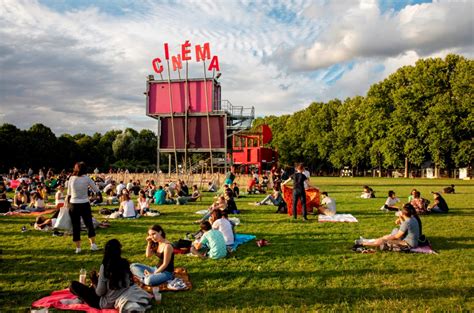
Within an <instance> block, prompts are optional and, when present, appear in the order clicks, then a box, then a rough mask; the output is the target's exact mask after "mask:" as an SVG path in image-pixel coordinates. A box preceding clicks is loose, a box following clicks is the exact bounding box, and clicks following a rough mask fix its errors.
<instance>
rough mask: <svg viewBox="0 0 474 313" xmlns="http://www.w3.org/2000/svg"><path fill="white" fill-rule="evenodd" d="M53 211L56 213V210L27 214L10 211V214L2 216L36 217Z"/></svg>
mask: <svg viewBox="0 0 474 313" xmlns="http://www.w3.org/2000/svg"><path fill="white" fill-rule="evenodd" d="M54 211H56V208H54V209H48V210H44V211H42V212H28V213H26V212H16V211H12V212H7V213H3V214H2V215H6V216H38V215H43V214H51V213H53V212H54Z"/></svg>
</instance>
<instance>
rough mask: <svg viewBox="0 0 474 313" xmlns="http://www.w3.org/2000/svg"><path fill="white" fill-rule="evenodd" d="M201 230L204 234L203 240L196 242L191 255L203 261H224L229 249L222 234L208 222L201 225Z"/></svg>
mask: <svg viewBox="0 0 474 313" xmlns="http://www.w3.org/2000/svg"><path fill="white" fill-rule="evenodd" d="M200 228H201V230H202V231H203V232H204V235H202V237H201V240H200V241H199V242H195V243H194V244H193V246H191V253H192V254H194V255H197V256H199V257H201V258H202V259H205V258H210V259H214V260H217V259H222V258H225V257H226V256H227V247H226V244H225V239H224V236H223V235H222V233H221V232H220V231H218V230H216V229H212V226H211V224H210V223H209V222H208V221H204V222H202V223H201V224H200Z"/></svg>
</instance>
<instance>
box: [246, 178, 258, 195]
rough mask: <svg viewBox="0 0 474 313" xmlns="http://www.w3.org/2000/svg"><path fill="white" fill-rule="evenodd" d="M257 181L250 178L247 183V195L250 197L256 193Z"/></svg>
mask: <svg viewBox="0 0 474 313" xmlns="http://www.w3.org/2000/svg"><path fill="white" fill-rule="evenodd" d="M256 187H257V181H256V179H255V178H253V177H252V178H250V179H249V180H248V182H247V193H248V194H249V195H250V194H252V193H256V192H257V189H256Z"/></svg>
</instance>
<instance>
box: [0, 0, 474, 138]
mask: <svg viewBox="0 0 474 313" xmlns="http://www.w3.org/2000/svg"><path fill="white" fill-rule="evenodd" d="M473 3H474V2H473V1H454V2H447V1H434V2H431V1H410V0H407V1H401V0H380V1H376V0H360V1H356V0H334V1H329V0H320V1H318V0H286V1H278V0H272V1H263V0H257V1H251V0H174V1H171V0H168V1H152V0H144V1H125V0H116V1H105V0H101V1H84V0H71V1H66V0H40V1H32V0H2V1H0V38H1V40H0V104H1V105H0V123H12V124H15V125H17V126H18V127H20V128H23V129H24V128H29V127H30V126H31V125H32V124H33V123H36V122H42V123H44V124H45V125H47V126H49V127H51V128H52V129H53V131H54V132H56V133H57V134H61V133H78V132H82V133H89V134H91V133H94V132H96V131H98V132H102V133H104V132H105V131H108V130H110V129H124V128H126V127H132V128H135V129H141V128H150V129H154V128H155V127H156V126H155V122H154V120H152V119H150V118H148V117H146V116H145V98H144V96H143V91H144V90H145V78H146V76H147V75H148V74H152V73H153V69H152V66H151V60H152V59H153V58H155V57H163V56H164V52H163V43H165V42H167V43H169V45H170V48H171V53H172V54H176V53H179V47H180V44H182V43H184V42H185V41H186V40H189V41H190V42H191V44H192V45H195V44H203V43H205V42H209V43H210V45H211V52H212V54H213V55H217V56H218V57H219V61H220V67H221V72H222V77H221V79H220V81H221V84H222V94H223V99H226V100H230V101H231V102H232V103H233V104H235V105H243V106H255V111H256V114H257V115H259V116H264V115H269V114H274V115H280V114H286V113H292V112H295V111H298V110H301V109H304V108H305V107H307V106H308V105H309V104H310V103H311V102H315V101H316V102H324V101H328V100H331V99H334V98H339V99H345V98H346V97H353V96H356V95H365V93H366V92H367V90H368V88H369V87H370V85H371V84H373V83H376V82H378V81H380V80H383V79H384V78H386V77H387V76H388V75H389V74H391V73H393V72H394V71H396V69H397V68H399V67H400V66H404V65H412V64H414V63H415V62H416V60H418V59H419V58H426V57H444V56H445V55H446V54H448V53H458V54H461V55H464V56H466V57H468V58H472V56H473V45H474V39H473V36H474V35H473V34H474V32H473V30H474V29H473V18H472V16H473V14H472V12H473V9H474V8H473ZM190 71H191V76H194V77H198V76H202V73H201V66H200V65H198V64H197V63H194V64H193V63H190ZM173 75H174V76H176V73H173V74H172V77H173V78H174V76H173Z"/></svg>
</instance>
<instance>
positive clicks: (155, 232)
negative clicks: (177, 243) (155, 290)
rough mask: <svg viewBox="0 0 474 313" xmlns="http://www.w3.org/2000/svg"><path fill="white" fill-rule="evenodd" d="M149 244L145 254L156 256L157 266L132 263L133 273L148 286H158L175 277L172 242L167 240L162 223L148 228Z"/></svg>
mask: <svg viewBox="0 0 474 313" xmlns="http://www.w3.org/2000/svg"><path fill="white" fill-rule="evenodd" d="M146 241H147V245H146V250H145V256H146V257H147V258H150V257H152V256H156V257H158V259H159V262H158V264H157V265H156V266H147V265H144V264H140V263H133V264H131V265H130V270H131V271H132V273H133V275H135V276H136V277H138V278H139V279H140V282H141V283H143V284H145V285H148V286H158V285H159V284H161V283H164V282H166V281H168V280H171V279H173V272H174V253H173V247H172V246H171V243H170V242H169V241H168V240H166V234H165V231H164V230H163V228H162V227H161V226H160V225H153V226H151V227H150V228H149V229H148V236H147V237H146Z"/></svg>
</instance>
